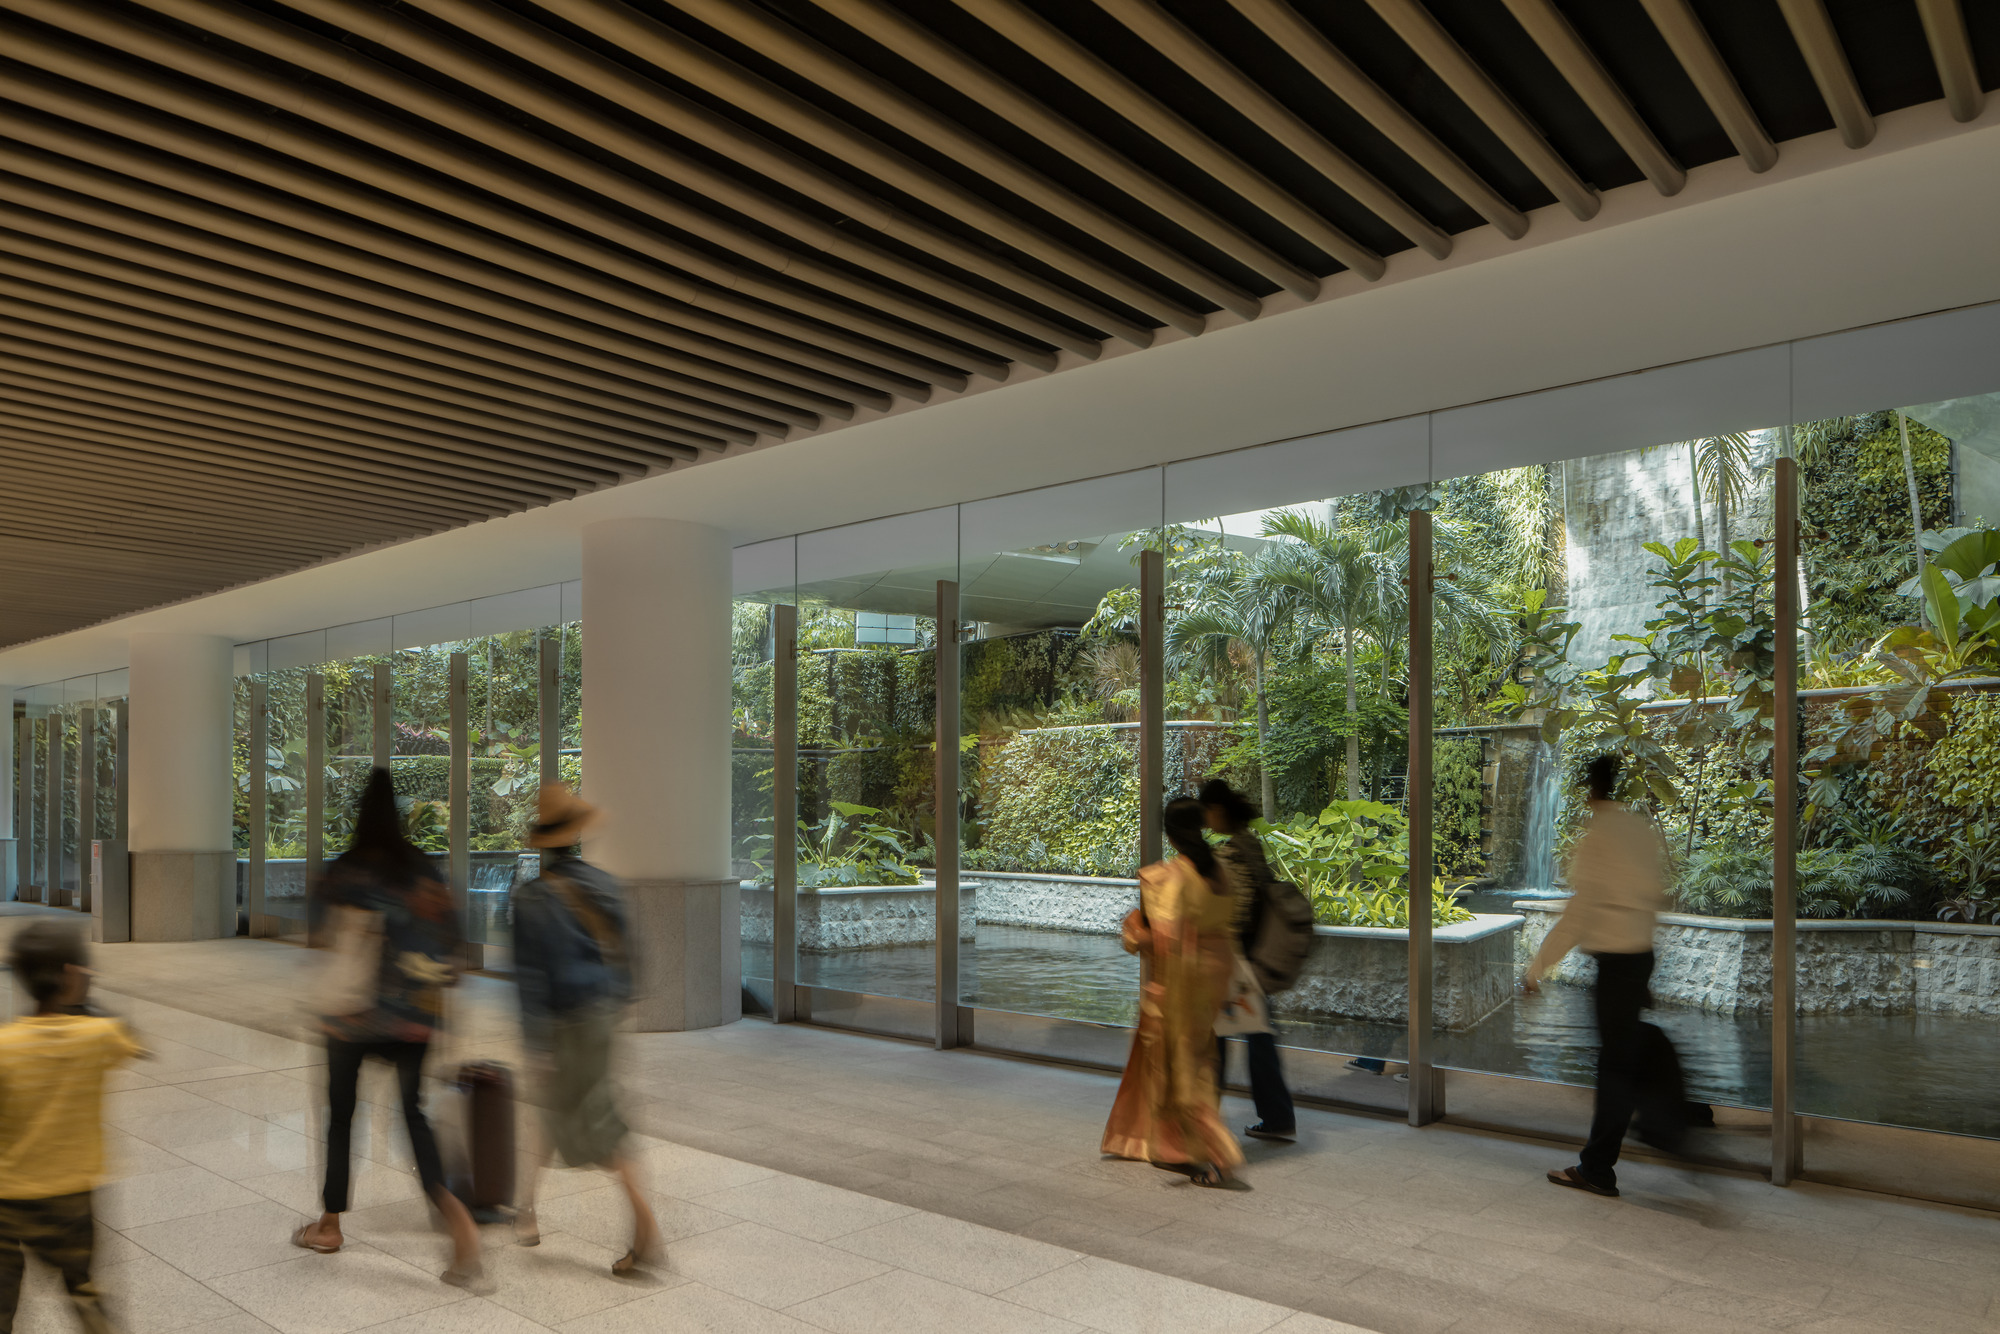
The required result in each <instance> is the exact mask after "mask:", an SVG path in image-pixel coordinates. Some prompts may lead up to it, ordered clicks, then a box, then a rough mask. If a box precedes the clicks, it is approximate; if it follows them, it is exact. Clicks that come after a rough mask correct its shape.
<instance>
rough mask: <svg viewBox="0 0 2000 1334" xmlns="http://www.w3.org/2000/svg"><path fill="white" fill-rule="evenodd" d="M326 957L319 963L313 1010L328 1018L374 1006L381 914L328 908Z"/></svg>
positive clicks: (378, 978)
mask: <svg viewBox="0 0 2000 1334" xmlns="http://www.w3.org/2000/svg"><path fill="white" fill-rule="evenodd" d="M328 916H329V918H330V920H329V922H328V923H327V926H328V934H329V935H330V936H331V937H332V944H331V945H329V946H328V947H327V950H326V960H325V962H324V963H322V964H321V965H320V973H319V985H318V987H317V988H316V989H315V994H314V1009H315V1012H316V1013H318V1014H321V1015H325V1016H327V1017H330V1018H339V1017H341V1016H344V1015H350V1014H362V1013H365V1012H366V1011H369V1010H372V1009H374V1008H375V1003H376V997H377V994H378V993H377V987H378V985H379V984H380V982H381V980H382V914H381V913H379V912H370V911H368V909H366V908H351V907H348V906H347V905H345V904H340V905H337V906H335V907H333V908H331V909H329V910H328Z"/></svg>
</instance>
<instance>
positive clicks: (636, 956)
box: [625, 880, 743, 1033]
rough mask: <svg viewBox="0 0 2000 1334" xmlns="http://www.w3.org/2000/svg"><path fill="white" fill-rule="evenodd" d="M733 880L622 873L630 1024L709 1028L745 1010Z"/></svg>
mask: <svg viewBox="0 0 2000 1334" xmlns="http://www.w3.org/2000/svg"><path fill="white" fill-rule="evenodd" d="M739 894H740V887H739V883H738V882H737V881H735V880H627V881H626V882H625V903H626V908H627V911H628V912H629V913H630V915H631V921H630V923H629V924H628V927H627V931H626V941H627V948H628V949H629V950H630V952H631V957H632V989H633V1001H634V1004H633V1014H632V1018H633V1026H634V1027H635V1028H637V1029H638V1030H639V1031H640V1032H642V1033H678V1032H681V1031H683V1030H685V1029H690V1028H714V1027H716V1026H717V1025H719V1024H728V1023H734V1022H735V1021H736V1020H738V1019H741V1018H742V1017H743V939H742V923H741V921H740V912H741V906H740V904H739V902H738V897H739Z"/></svg>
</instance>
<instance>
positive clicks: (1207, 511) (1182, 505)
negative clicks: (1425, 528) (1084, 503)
mask: <svg viewBox="0 0 2000 1334" xmlns="http://www.w3.org/2000/svg"><path fill="white" fill-rule="evenodd" d="M1428 430H1429V428H1428V424H1427V422H1426V419H1425V417H1424V416H1423V415H1422V414H1419V415H1417V416H1415V417H1403V418H1400V419H1398V420H1396V421H1387V422H1376V423H1373V424H1371V425H1368V426H1356V427H1353V428H1351V429H1349V430H1345V431H1325V432H1321V433H1320V434H1318V435H1309V436H1303V437H1301V438H1299V439H1297V440H1280V441H1278V442H1277V443H1275V444H1269V445H1258V446H1256V447H1255V448H1253V449H1238V450H1234V451H1232V452H1230V453H1227V454H1215V455H1211V456H1209V457H1208V458H1200V459H1189V460H1187V461H1185V462H1183V463H1172V464H1169V465H1167V522H1168V523H1189V522H1193V521H1196V520H1200V519H1212V518H1216V517H1218V516H1220V515H1225V514H1247V513H1250V512H1251V511H1253V510H1264V509H1276V508H1278V507H1280V506H1284V505H1297V504H1301V503H1303V502H1305V501H1308V500H1328V499H1331V498H1333V497H1335V496H1347V495H1353V494H1355V493H1356V492H1359V491H1380V490H1384V489H1386V488H1388V487H1392V486H1413V485H1415V484H1416V483H1418V482H1423V481H1427V480H1428V479H1429V476H1430V473H1429V464H1430V453H1429V450H1430V437H1429V434H1428Z"/></svg>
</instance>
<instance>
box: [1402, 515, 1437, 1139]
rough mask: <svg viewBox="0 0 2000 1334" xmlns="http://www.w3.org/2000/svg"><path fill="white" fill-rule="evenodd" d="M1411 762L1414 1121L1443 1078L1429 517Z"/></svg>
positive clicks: (1417, 595) (1414, 526) (1413, 643)
mask: <svg viewBox="0 0 2000 1334" xmlns="http://www.w3.org/2000/svg"><path fill="white" fill-rule="evenodd" d="M1409 540H1410V553H1409V578H1410V582H1409V599H1410V627H1409V632H1410V649H1409V670H1410V692H1409V693H1410V707H1409V727H1410V766H1409V781H1408V782H1407V784H1406V785H1405V789H1406V794H1407V796H1406V801H1407V805H1408V807H1409V835H1410V838H1409V852H1410V869H1409V900H1410V977H1409V988H1410V1031H1409V1046H1410V1053H1409V1055H1410V1061H1409V1067H1410V1102H1409V1119H1410V1124H1411V1125H1413V1126H1422V1125H1428V1124H1430V1123H1431V1122H1432V1121H1435V1120H1437V1119H1438V1118H1439V1117H1440V1116H1442V1115H1444V1086H1443V1082H1442V1080H1443V1077H1442V1075H1441V1074H1440V1072H1439V1071H1438V1070H1437V1068H1436V1067H1435V1066H1434V1065H1433V1064H1432V1060H1433V1057H1432V1051H1433V1042H1432V1037H1431V1023H1432V1016H1433V1014H1434V1013H1435V1003H1434V997H1433V988H1434V983H1435V981H1436V964H1435V957H1434V954H1433V951H1432V941H1431V878H1432V875H1433V874H1434V871H1433V867H1434V865H1435V857H1434V855H1433V852H1432V847H1431V802H1432V792H1431V708H1432V699H1431V689H1432V680H1431V675H1432V660H1431V629H1432V614H1433V608H1432V603H1431V599H1432V596H1433V595H1434V593H1435V592H1436V588H1437V581H1436V569H1435V568H1434V566H1433V564H1432V557H1431V514H1430V511H1429V510H1415V511H1412V512H1411V514H1410V537H1409Z"/></svg>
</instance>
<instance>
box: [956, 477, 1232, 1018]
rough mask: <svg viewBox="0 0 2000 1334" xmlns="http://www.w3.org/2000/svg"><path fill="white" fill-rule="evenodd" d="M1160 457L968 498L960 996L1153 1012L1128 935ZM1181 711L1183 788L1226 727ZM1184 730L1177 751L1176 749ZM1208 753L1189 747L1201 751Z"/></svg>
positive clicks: (1180, 547)
mask: <svg viewBox="0 0 2000 1334" xmlns="http://www.w3.org/2000/svg"><path fill="white" fill-rule="evenodd" d="M1162 482H1163V474H1162V470H1160V469H1157V468H1154V469H1147V470H1144V471H1141V472H1134V473H1127V474H1123V475H1120V476H1116V477H1109V478H1100V479H1097V480H1093V481H1088V482H1080V483H1076V484H1074V485H1070V486H1060V487H1051V488H1046V489H1043V490H1037V491H1029V492H1023V493H1021V494H1018V495H1012V496H1002V497H999V498H997V499H993V500H986V501H980V502H977V503H973V504H967V505H964V506H961V507H960V546H959V567H960V570H961V579H962V582H961V585H960V594H959V597H960V601H959V615H960V619H961V621H962V622H963V623H964V628H963V632H962V636H963V639H964V648H963V652H962V655H961V660H960V669H959V691H960V699H959V728H960V732H961V736H960V738H959V753H960V755H961V763H960V766H959V774H960V777H959V790H960V820H959V830H960V840H961V844H962V851H961V853H960V887H961V895H960V908H959V912H960V926H961V931H960V934H961V937H964V939H963V940H962V943H961V946H960V952H959V972H958V977H959V1001H960V1004H962V1005H966V1006H976V1007H979V1008H981V1009H985V1010H1001V1011H1009V1012H1014V1013H1020V1014H1030V1015H1043V1016H1049V1017H1054V1018H1060V1019H1075V1020H1084V1021H1088V1022H1094V1023H1105V1024H1117V1025H1128V1026H1129V1025H1131V1024H1133V1023H1135V1022H1136V1020H1137V1009H1138V986H1139V969H1138V961H1137V959H1136V957H1135V956H1133V955H1130V954H1127V953H1126V952H1125V950H1124V947H1123V944H1122V942H1121V940H1120V937H1119V932H1120V928H1121V925H1122V923H1123V921H1124V919H1125V915H1126V914H1127V913H1129V912H1130V911H1131V910H1132V908H1133V907H1135V906H1136V904H1137V901H1138V882H1137V880H1136V878H1135V877H1136V876H1137V874H1138V867H1139V862H1140V850H1139V816H1140V808H1141V804H1142V803H1143V802H1146V801H1149V800H1150V801H1153V802H1158V801H1159V800H1161V794H1157V793H1156V794H1150V795H1149V794H1146V793H1143V792H1142V791H1141V790H1140V781H1139V748H1140V723H1139V709H1140V693H1139V685H1140V674H1141V672H1140V651H1139V628H1140V627H1139V609H1140V598H1139V582H1140V573H1139V558H1140V553H1141V552H1142V551H1145V550H1148V549H1155V550H1157V549H1159V548H1160V547H1161V544H1162V542H1163V540H1164V541H1165V543H1166V545H1167V548H1168V552H1169V558H1170V560H1171V561H1173V562H1175V563H1176V564H1178V563H1180V562H1182V561H1183V560H1185V559H1188V558H1189V557H1190V553H1191V547H1190V544H1189V543H1188V542H1187V541H1186V539H1185V537H1184V535H1181V534H1177V533H1175V534H1169V533H1165V531H1164V519H1163V493H1162ZM1181 702H1183V703H1190V704H1193V708H1192V709H1191V710H1184V711H1186V712H1192V713H1204V714H1206V715H1207V716H1206V717H1203V718H1200V719H1191V720H1190V721H1188V722H1186V723H1183V724H1182V725H1180V726H1175V725H1173V724H1169V729H1168V730H1169V740H1168V755H1167V763H1166V766H1165V773H1166V776H1167V783H1166V786H1167V795H1179V794H1181V793H1182V792H1183V791H1186V790H1187V789H1188V787H1189V784H1190V783H1198V782H1199V779H1200V776H1201V774H1202V773H1204V772H1206V770H1207V768H1208V767H1209V766H1210V765H1211V763H1212V762H1213V759H1214V755H1215V753H1216V752H1217V751H1218V749H1219V747H1218V745H1217V744H1216V742H1217V741H1218V740H1219V739H1220V737H1221V736H1222V734H1223V728H1222V726H1221V724H1220V722H1219V720H1218V719H1217V718H1216V716H1215V713H1216V711H1215V709H1214V708H1213V707H1212V706H1213V701H1207V702H1205V703H1195V702H1193V701H1181ZM1177 743H1182V745H1181V749H1180V750H1176V744H1177ZM1190 745H1191V746H1192V747H1193V752H1194V753H1193V754H1192V755H1189V754H1185V753H1183V752H1184V751H1186V749H1187V747H1188V746H1190Z"/></svg>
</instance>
